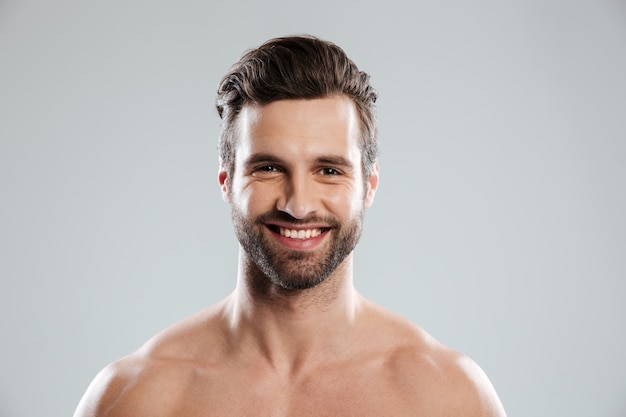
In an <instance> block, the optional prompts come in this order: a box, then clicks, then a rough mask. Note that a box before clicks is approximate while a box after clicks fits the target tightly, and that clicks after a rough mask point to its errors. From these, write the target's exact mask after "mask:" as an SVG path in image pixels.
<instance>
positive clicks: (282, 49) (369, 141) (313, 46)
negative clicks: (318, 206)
mask: <svg viewBox="0 0 626 417" xmlns="http://www.w3.org/2000/svg"><path fill="white" fill-rule="evenodd" d="M334 94H338V95H340V94H343V95H346V96H348V97H350V98H351V99H352V100H353V101H354V103H355V105H356V109H357V112H358V114H359V117H360V119H361V137H360V141H359V146H360V149H361V160H362V164H363V172H364V174H365V176H366V177H367V176H369V174H370V173H371V169H372V167H373V164H374V163H375V162H376V158H377V157H378V139H377V126H376V115H375V110H376V109H375V103H376V98H377V94H376V91H375V90H374V89H373V88H372V86H371V85H370V77H369V75H368V74H366V73H365V72H363V71H359V69H358V68H357V66H356V65H355V64H354V62H352V61H351V60H350V59H349V58H348V56H347V55H346V53H345V52H344V51H343V50H342V49H341V48H340V47H338V46H337V45H335V44H333V43H331V42H327V41H324V40H321V39H319V38H316V37H314V36H308V35H299V36H289V37H281V38H275V39H270V40H269V41H267V42H265V43H264V44H262V45H261V46H259V47H258V48H256V49H252V50H250V51H248V52H246V53H245V54H244V55H243V56H242V57H241V59H240V60H239V61H238V62H237V63H235V64H234V65H233V66H232V67H231V69H230V71H229V72H228V73H227V74H226V75H225V76H224V77H223V78H222V80H221V81H220V84H219V88H218V90H217V99H216V101H215V106H216V107H217V112H218V114H219V116H220V118H221V119H222V130H221V133H220V140H219V156H220V161H221V163H222V164H224V166H225V167H226V168H227V169H228V170H232V167H233V161H234V158H235V154H234V150H235V141H236V128H235V122H236V119H237V116H238V115H239V113H240V111H241V109H242V108H243V107H244V106H246V105H249V104H259V105H264V104H269V103H271V102H273V101H276V100H283V99H312V98H323V97H327V96H330V95H334Z"/></svg>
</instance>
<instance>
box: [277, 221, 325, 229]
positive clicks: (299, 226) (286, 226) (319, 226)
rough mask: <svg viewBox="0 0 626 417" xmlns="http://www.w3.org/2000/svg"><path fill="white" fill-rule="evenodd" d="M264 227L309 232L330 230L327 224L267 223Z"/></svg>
mask: <svg viewBox="0 0 626 417" xmlns="http://www.w3.org/2000/svg"><path fill="white" fill-rule="evenodd" d="M265 224H266V226H269V227H272V226H274V227H282V228H283V229H291V230H310V229H330V226H329V225H327V224H319V223H318V224H315V223H313V224H293V223H287V222H267V223H265Z"/></svg>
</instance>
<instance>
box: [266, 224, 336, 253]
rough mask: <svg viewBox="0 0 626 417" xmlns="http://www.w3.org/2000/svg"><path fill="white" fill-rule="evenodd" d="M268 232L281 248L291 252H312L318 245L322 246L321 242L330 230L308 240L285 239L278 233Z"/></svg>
mask: <svg viewBox="0 0 626 417" xmlns="http://www.w3.org/2000/svg"><path fill="white" fill-rule="evenodd" d="M267 230H269V231H270V233H271V234H272V236H274V238H275V239H276V240H277V241H278V243H280V244H281V245H282V246H285V247H286V248H288V249H292V250H303V251H304V250H313V249H315V248H317V247H318V246H319V245H321V244H322V242H323V241H324V239H326V235H327V234H328V233H329V232H330V230H327V231H325V232H323V233H322V234H320V235H318V236H315V237H310V238H308V239H292V238H289V237H285V236H283V235H281V234H280V233H276V232H274V231H273V230H271V229H269V228H268V229H267Z"/></svg>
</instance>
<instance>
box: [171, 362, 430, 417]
mask: <svg viewBox="0 0 626 417" xmlns="http://www.w3.org/2000/svg"><path fill="white" fill-rule="evenodd" d="M184 397H185V398H181V401H180V402H179V409H178V410H177V413H176V414H177V415H186V416H194V417H195V416H197V417H212V416H259V417H261V416H268V417H270V416H271V417H304V416H316V417H324V416H329V417H330V416H333V417H342V416H346V417H347V416H359V417H369V416H372V417H382V416H393V417H402V416H412V417H415V416H420V415H429V414H427V413H426V411H427V409H426V408H424V407H421V406H420V403H419V401H418V398H417V397H415V396H412V395H409V393H408V387H402V386H398V385H397V383H396V382H395V381H393V379H390V378H389V377H388V376H387V375H384V374H383V373H371V372H370V373H369V374H368V373H367V372H365V371H364V372H343V373H339V372H327V373H325V374H316V375H311V376H310V377H307V378H303V379H302V380H299V381H281V380H279V379H277V378H273V377H267V376H266V377H265V378H263V377H259V376H258V375H253V374H251V375H248V376H247V377H244V376H243V375H238V376H233V375H230V377H227V378H221V379H220V380H219V381H218V380H205V381H203V382H199V383H197V384H195V385H193V386H189V387H188V389H187V390H185V395H184Z"/></svg>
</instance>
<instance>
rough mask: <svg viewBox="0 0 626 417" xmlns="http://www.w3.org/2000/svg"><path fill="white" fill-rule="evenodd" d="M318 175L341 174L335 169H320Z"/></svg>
mask: <svg viewBox="0 0 626 417" xmlns="http://www.w3.org/2000/svg"><path fill="white" fill-rule="evenodd" d="M319 173H320V174H322V175H340V174H341V172H339V171H337V170H336V169H335V168H322V169H320V170H319Z"/></svg>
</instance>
